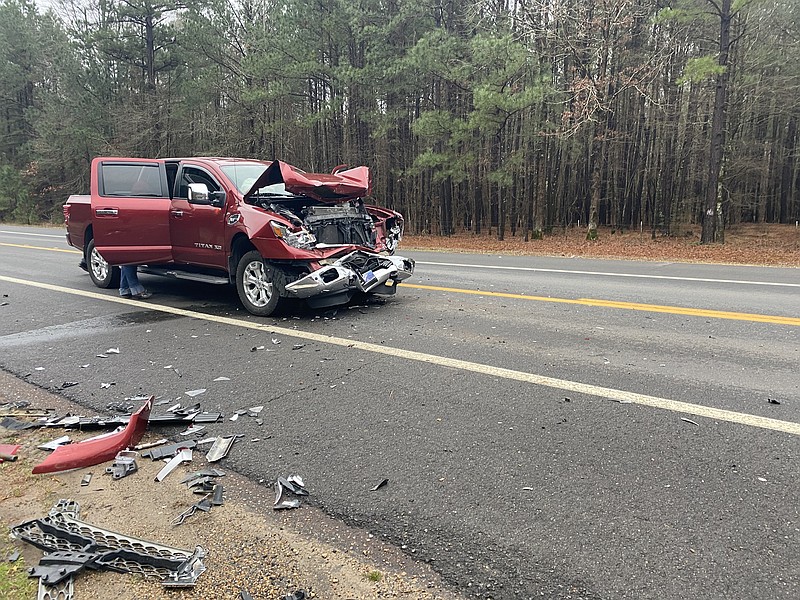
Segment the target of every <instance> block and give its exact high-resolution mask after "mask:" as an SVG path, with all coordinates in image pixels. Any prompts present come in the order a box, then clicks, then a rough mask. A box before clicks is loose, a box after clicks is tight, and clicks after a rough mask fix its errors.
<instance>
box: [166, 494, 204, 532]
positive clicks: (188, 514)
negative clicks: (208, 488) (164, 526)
mask: <svg viewBox="0 0 800 600" xmlns="http://www.w3.org/2000/svg"><path fill="white" fill-rule="evenodd" d="M198 510H201V511H203V512H208V511H210V510H211V501H210V500H209V499H208V496H206V497H205V498H203V499H202V500H200V501H198V502H195V503H194V504H192V505H191V506H190V507H189V508H187V509H186V510H185V511H183V512H182V513H181V514H179V515H178V516H177V517H175V519H174V520H173V521H172V525H173V526H175V527H177V526H178V525H182V524H183V522H184V521H185V520H186V519H188V518H189V517H191V516H192V515H193V514H194V513H196V512H197V511H198Z"/></svg>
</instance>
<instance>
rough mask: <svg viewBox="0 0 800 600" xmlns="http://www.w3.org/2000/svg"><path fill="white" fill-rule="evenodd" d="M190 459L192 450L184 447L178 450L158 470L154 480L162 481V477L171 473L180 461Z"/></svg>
mask: <svg viewBox="0 0 800 600" xmlns="http://www.w3.org/2000/svg"><path fill="white" fill-rule="evenodd" d="M191 460H192V451H191V449H189V448H184V449H183V450H181V451H180V452H178V453H177V454H176V455H175V456H173V457H172V458H171V459H170V461H169V462H168V463H167V464H166V465H164V467H163V468H162V469H161V470H160V471H159V472H158V475H156V478H155V479H156V481H163V480H164V478H165V477H166V476H167V475H169V474H170V473H172V471H174V470H175V467H177V466H178V465H179V464H180V463H182V462H190V461H191Z"/></svg>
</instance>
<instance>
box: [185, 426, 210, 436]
mask: <svg viewBox="0 0 800 600" xmlns="http://www.w3.org/2000/svg"><path fill="white" fill-rule="evenodd" d="M205 428H206V426H205V425H192V426H191V427H189V428H187V429H186V430H185V431H181V435H194V434H195V433H199V432H201V431H203V429H205Z"/></svg>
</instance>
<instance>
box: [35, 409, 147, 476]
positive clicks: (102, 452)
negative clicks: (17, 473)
mask: <svg viewBox="0 0 800 600" xmlns="http://www.w3.org/2000/svg"><path fill="white" fill-rule="evenodd" d="M152 406H153V396H150V398H148V399H147V402H145V403H144V404H143V405H142V407H141V408H140V409H139V410H137V411H136V412H135V413H133V414H132V415H131V420H130V421H128V424H127V425H126V426H125V429H123V430H122V431H120V432H117V433H110V434H107V435H102V436H99V437H96V438H92V439H90V440H84V441H83V442H78V443H77V444H67V445H66V446H59V447H58V448H57V449H56V450H54V451H53V453H52V454H51V455H50V456H48V457H47V458H46V459H45V460H44V461H42V462H41V463H39V464H38V465H36V466H35V467H34V468H33V472H34V473H55V472H57V471H67V470H69V469H79V468H81V467H91V466H92V465H99V464H100V463H104V462H106V461H109V460H113V459H114V457H115V456H116V455H117V452H119V451H120V450H125V449H126V448H129V447H131V446H135V445H136V444H138V443H139V440H141V439H142V436H143V435H144V432H145V430H146V429H147V421H148V419H149V418H150V409H151V408H152Z"/></svg>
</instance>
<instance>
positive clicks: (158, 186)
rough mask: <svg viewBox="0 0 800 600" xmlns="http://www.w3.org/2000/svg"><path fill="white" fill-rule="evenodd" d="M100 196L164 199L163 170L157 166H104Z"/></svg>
mask: <svg viewBox="0 0 800 600" xmlns="http://www.w3.org/2000/svg"><path fill="white" fill-rule="evenodd" d="M100 195H102V196H122V197H125V198H163V197H164V189H163V187H162V179H161V169H160V168H159V165H156V164H149V165H142V164H135V163H126V164H116V165H115V164H102V165H101V168H100Z"/></svg>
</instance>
